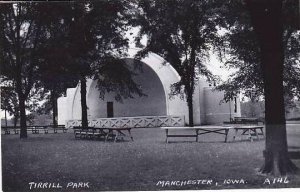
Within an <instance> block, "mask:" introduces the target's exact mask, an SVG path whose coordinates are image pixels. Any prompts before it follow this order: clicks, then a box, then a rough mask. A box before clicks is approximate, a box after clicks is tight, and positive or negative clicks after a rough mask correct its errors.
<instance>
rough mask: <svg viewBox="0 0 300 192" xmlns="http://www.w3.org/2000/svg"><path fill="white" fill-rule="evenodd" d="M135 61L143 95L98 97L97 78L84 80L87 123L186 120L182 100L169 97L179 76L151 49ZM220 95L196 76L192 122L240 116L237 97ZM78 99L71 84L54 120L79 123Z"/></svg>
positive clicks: (215, 121)
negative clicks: (139, 68)
mask: <svg viewBox="0 0 300 192" xmlns="http://www.w3.org/2000/svg"><path fill="white" fill-rule="evenodd" d="M135 53H136V50H133V51H132V53H131V54H130V55H131V56H129V57H128V58H124V59H125V61H126V64H127V65H128V66H129V67H132V66H133V61H134V54H135ZM139 62H140V64H141V66H142V71H139V72H138V73H137V75H136V76H134V80H135V82H136V83H137V84H138V85H140V86H141V88H142V90H143V92H144V93H145V94H146V96H142V97H139V96H135V97H134V98H128V99H123V101H122V102H118V101H116V100H115V98H114V96H115V95H114V94H113V93H106V94H105V97H104V99H101V98H100V97H99V94H100V92H99V90H98V88H97V81H96V80H92V79H88V80H87V107H88V111H87V113H88V120H89V124H90V125H91V126H95V125H97V124H98V125H99V124H100V123H101V121H102V120H103V119H108V118H113V119H115V120H117V119H121V120H122V119H123V120H124V119H126V120H128V119H130V118H131V119H135V120H136V122H138V121H139V122H140V123H141V122H142V121H143V123H144V124H143V125H140V126H142V127H143V126H145V127H148V126H149V127H155V126H163V125H165V124H164V122H166V121H167V119H169V121H173V120H174V121H175V122H176V121H178V119H179V120H180V121H181V122H180V124H182V125H186V124H188V121H189V115H188V107H187V103H186V101H185V100H182V99H181V98H180V97H179V96H173V97H170V92H171V89H170V86H171V85H172V84H173V83H176V82H178V81H179V80H180V77H179V75H178V73H177V72H176V70H175V69H174V68H173V67H172V66H171V65H170V64H168V63H167V62H166V61H165V60H164V59H163V58H162V57H160V56H158V55H157V54H154V53H150V54H149V55H148V56H147V57H145V58H143V59H142V60H141V61H139ZM223 97H224V93H223V92H220V91H215V90H214V89H213V85H210V84H209V83H207V82H206V81H205V80H204V79H199V81H198V82H197V83H196V88H195V93H194V97H193V111H194V113H193V118H194V125H207V124H218V123H222V122H224V121H229V119H230V118H233V117H236V116H241V109H240V100H239V98H234V99H233V100H232V101H230V102H227V103H226V102H222V99H223ZM80 100H81V99H80V85H79V84H78V85H77V86H76V87H75V88H68V89H67V91H66V95H65V96H63V97H60V98H58V101H57V102H58V124H65V125H66V126H67V127H72V126H78V125H80V124H81V103H80ZM170 118H171V119H170ZM145 121H146V122H145ZM147 121H148V123H147Z"/></svg>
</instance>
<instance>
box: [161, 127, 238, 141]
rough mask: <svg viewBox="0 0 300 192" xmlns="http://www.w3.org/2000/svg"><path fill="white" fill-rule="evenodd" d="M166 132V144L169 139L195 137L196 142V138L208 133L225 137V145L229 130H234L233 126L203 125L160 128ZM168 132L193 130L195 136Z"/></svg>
mask: <svg viewBox="0 0 300 192" xmlns="http://www.w3.org/2000/svg"><path fill="white" fill-rule="evenodd" d="M161 129H163V130H165V131H166V143H168V142H169V137H195V138H196V142H198V136H199V135H204V134H208V133H217V134H222V135H225V143H226V142H227V136H228V132H229V130H230V129H234V127H233V126H221V125H205V126H194V127H161ZM169 130H172V131H176V130H177V131H178V130H194V131H195V134H170V133H169Z"/></svg>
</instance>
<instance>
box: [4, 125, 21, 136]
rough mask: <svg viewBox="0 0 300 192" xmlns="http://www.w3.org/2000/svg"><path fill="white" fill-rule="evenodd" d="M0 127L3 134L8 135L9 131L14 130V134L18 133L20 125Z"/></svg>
mask: <svg viewBox="0 0 300 192" xmlns="http://www.w3.org/2000/svg"><path fill="white" fill-rule="evenodd" d="M1 129H2V130H3V131H4V134H5V135H9V134H10V132H11V131H13V132H14V134H19V132H20V127H19V126H16V127H15V126H6V127H1Z"/></svg>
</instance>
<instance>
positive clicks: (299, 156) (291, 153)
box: [288, 151, 300, 159]
mask: <svg viewBox="0 0 300 192" xmlns="http://www.w3.org/2000/svg"><path fill="white" fill-rule="evenodd" d="M288 155H289V157H290V158H291V159H300V151H289V152H288Z"/></svg>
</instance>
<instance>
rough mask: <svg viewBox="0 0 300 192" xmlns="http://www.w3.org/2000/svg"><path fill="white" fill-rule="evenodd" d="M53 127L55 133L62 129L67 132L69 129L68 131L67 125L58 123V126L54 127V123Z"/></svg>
mask: <svg viewBox="0 0 300 192" xmlns="http://www.w3.org/2000/svg"><path fill="white" fill-rule="evenodd" d="M52 127H53V131H54V133H57V131H58V130H62V131H63V133H67V131H68V129H67V128H66V127H65V125H57V126H56V127H54V126H53V125H52Z"/></svg>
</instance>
